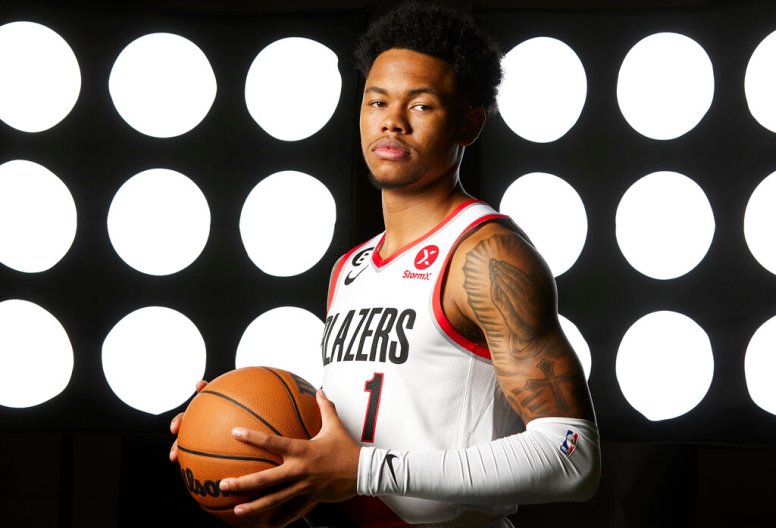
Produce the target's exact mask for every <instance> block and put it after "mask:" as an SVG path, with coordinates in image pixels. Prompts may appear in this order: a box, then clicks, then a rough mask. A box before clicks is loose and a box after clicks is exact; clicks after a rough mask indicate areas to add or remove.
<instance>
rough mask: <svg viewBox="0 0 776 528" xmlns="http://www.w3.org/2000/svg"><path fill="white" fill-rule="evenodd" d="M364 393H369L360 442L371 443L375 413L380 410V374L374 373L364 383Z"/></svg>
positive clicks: (373, 435)
mask: <svg viewBox="0 0 776 528" xmlns="http://www.w3.org/2000/svg"><path fill="white" fill-rule="evenodd" d="M364 392H368V393H369V403H368V404H367V406H366V416H364V429H363V430H362V431H361V441H362V442H369V443H371V442H374V441H375V426H376V425H377V411H378V409H380V393H382V392H383V373H382V372H375V375H374V377H372V379H370V380H369V381H367V382H366V383H364Z"/></svg>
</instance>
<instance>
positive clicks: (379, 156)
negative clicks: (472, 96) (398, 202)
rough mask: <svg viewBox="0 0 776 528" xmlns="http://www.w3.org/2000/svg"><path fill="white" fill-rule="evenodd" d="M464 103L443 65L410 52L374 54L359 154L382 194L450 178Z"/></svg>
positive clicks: (459, 141) (460, 146)
mask: <svg viewBox="0 0 776 528" xmlns="http://www.w3.org/2000/svg"><path fill="white" fill-rule="evenodd" d="M464 109H465V104H464V101H463V98H462V97H461V96H460V95H459V94H458V93H457V91H456V89H455V82H454V80H453V72H452V68H451V67H450V65H449V64H447V63H446V62H445V61H443V60H441V59H438V58H436V57H431V56H429V55H425V54H422V53H418V52H415V51H410V50H405V49H391V50H388V51H385V52H383V53H381V54H380V55H378V57H377V59H376V60H375V62H374V64H373V65H372V69H371V70H370V71H369V76H368V77H367V79H366V85H365V87H364V96H363V100H362V104H361V122H360V124H361V150H362V152H363V154H364V159H365V160H366V163H367V165H368V167H369V170H370V171H371V174H372V180H373V182H375V183H376V184H377V185H378V187H380V188H383V189H395V188H413V189H414V188H417V189H420V188H424V187H425V186H427V185H430V184H432V183H434V182H437V181H438V180H439V179H440V178H441V177H450V176H452V175H453V174H455V172H456V170H457V168H458V166H459V164H460V161H461V156H462V155H463V146H464V143H465V141H463V140H462V136H463V129H464V114H465V110H464Z"/></svg>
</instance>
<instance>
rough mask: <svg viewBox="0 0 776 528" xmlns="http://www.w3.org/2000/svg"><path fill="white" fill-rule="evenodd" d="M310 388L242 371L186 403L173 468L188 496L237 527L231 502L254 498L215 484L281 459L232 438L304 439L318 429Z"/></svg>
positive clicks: (268, 372) (284, 377)
mask: <svg viewBox="0 0 776 528" xmlns="http://www.w3.org/2000/svg"><path fill="white" fill-rule="evenodd" d="M315 392H316V389H315V388H314V387H313V386H312V385H310V383H308V382H307V381H305V380H304V379H303V378H301V377H299V376H297V375H295V374H293V373H291V372H288V371H286V370H282V369H278V368H270V367H244V368H240V369H236V370H232V371H229V372H227V373H225V374H222V375H220V376H218V377H217V378H215V379H214V380H213V381H211V382H210V383H208V384H207V386H206V387H205V388H204V389H203V390H202V391H201V392H199V393H198V394H197V395H196V396H194V398H193V399H192V400H191V402H190V403H189V405H188V407H187V408H186V412H185V414H184V416H183V422H182V423H181V427H180V430H179V432H178V464H179V465H180V472H181V476H182V477H183V481H184V483H185V485H186V488H187V489H188V491H189V494H190V495H191V496H192V497H193V498H194V500H196V501H197V502H198V503H199V505H200V506H201V507H202V508H203V509H204V510H205V511H207V512H208V513H210V514H211V515H213V516H215V517H218V518H219V519H221V520H223V521H225V522H227V523H228V524H231V525H234V526H239V519H238V517H237V516H236V515H234V513H233V508H234V506H236V505H237V504H241V503H244V502H249V501H251V500H253V499H254V498H255V497H256V496H246V495H245V494H233V493H224V492H222V491H221V490H220V489H219V482H220V481H221V479H223V478H227V477H239V476H242V475H246V474H248V473H256V472H258V471H261V470H263V469H268V468H271V467H275V466H278V465H280V464H281V463H282V462H283V459H282V457H280V456H279V455H276V454H274V453H271V452H269V451H267V450H265V449H261V448H258V447H255V446H252V445H250V444H247V443H243V442H240V441H239V440H237V439H235V438H234V437H232V428H234V427H244V428H246V429H255V430H259V431H263V432H266V433H269V434H277V435H280V436H284V437H288V438H301V439H309V438H312V437H313V436H315V435H316V434H317V433H318V431H319V430H320V428H321V415H320V412H319V410H318V404H317V403H316V400H315Z"/></svg>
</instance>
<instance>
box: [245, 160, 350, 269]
mask: <svg viewBox="0 0 776 528" xmlns="http://www.w3.org/2000/svg"><path fill="white" fill-rule="evenodd" d="M300 211H303V212H304V214H300ZM336 219H337V208H336V205H335V203H334V197H333V196H332V195H331V193H330V192H329V189H327V188H326V186H325V185H324V184H322V183H321V182H320V181H318V180H317V179H315V178H313V177H312V176H308V175H307V174H304V173H301V172H296V171H283V172H278V173H275V174H272V175H271V176H268V177H266V178H264V179H263V180H262V181H261V182H260V183H259V184H258V185H256V187H254V188H253V190H252V191H251V192H250V194H249V195H248V198H247V199H246V200H245V204H244V205H243V208H242V213H241V214H240V235H241V236H242V241H243V245H244V246H245V249H246V251H247V252H248V256H249V257H250V259H251V260H252V261H253V263H254V264H256V266H258V267H259V268H260V269H261V270H262V271H264V272H265V273H268V274H270V275H275V276H277V277H290V276H292V275H298V274H300V273H302V272H304V271H307V270H308V269H310V268H311V267H313V266H314V265H315V264H316V263H317V262H318V261H319V260H320V259H321V257H323V255H324V253H326V250H327V249H328V248H329V244H330V243H331V239H332V236H333V235H334V223H335V221H336ZM279 225H282V226H283V229H278V226H279Z"/></svg>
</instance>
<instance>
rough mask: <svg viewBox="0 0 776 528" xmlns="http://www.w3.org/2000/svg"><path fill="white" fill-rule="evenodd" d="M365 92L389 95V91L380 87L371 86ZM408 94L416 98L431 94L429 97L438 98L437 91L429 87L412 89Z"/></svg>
mask: <svg viewBox="0 0 776 528" xmlns="http://www.w3.org/2000/svg"><path fill="white" fill-rule="evenodd" d="M364 92H367V93H378V94H380V95H389V92H388V90H386V89H385V88H380V87H379V86H369V87H367V88H366V90H364ZM406 94H407V95H408V96H410V97H414V96H416V95H420V94H429V95H433V96H437V93H436V91H435V90H434V89H433V88H429V87H420V88H412V89H411V90H407V92H406Z"/></svg>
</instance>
